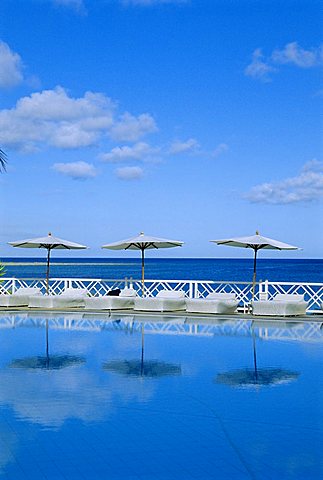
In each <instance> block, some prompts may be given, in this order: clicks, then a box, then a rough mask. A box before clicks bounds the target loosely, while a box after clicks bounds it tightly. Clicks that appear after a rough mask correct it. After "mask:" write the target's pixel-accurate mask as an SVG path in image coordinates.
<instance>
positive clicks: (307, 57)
mask: <svg viewBox="0 0 323 480" xmlns="http://www.w3.org/2000/svg"><path fill="white" fill-rule="evenodd" d="M271 58H272V60H273V62H275V63H279V64H291V65H295V66H297V67H301V68H311V67H316V66H319V65H323V46H321V47H319V48H312V49H310V50H305V49H303V48H301V47H300V46H299V45H298V43H297V42H291V43H288V44H287V45H285V47H284V48H283V49H281V50H279V49H276V50H274V51H273V53H272V55H271Z"/></svg>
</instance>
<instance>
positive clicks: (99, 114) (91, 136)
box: [0, 86, 157, 151]
mask: <svg viewBox="0 0 323 480" xmlns="http://www.w3.org/2000/svg"><path fill="white" fill-rule="evenodd" d="M115 111H116V105H115V103H114V102H113V101H112V100H111V99H110V98H109V97H107V96H105V95H104V94H102V93H93V92H86V93H85V94H84V96H83V97H80V98H73V97H71V96H70V95H69V94H68V92H67V91H66V90H64V88H62V87H59V86H58V87H56V88H55V89H53V90H44V91H42V92H36V93H33V94H31V95H30V96H29V97H23V98H21V99H20V100H18V102H17V104H16V106H15V107H13V108H11V109H4V110H0V145H4V146H11V147H13V148H17V149H20V150H24V151H26V150H29V151H31V150H33V149H37V148H38V149H39V148H41V147H42V146H44V145H50V146H54V147H57V148H65V149H68V148H78V147H87V146H90V145H94V144H96V143H97V142H98V141H99V140H100V139H102V138H103V137H104V136H106V135H110V136H112V137H114V138H115V137H117V136H120V137H127V139H129V140H134V141H136V140H137V139H138V138H139V137H141V136H143V135H145V134H146V133H149V132H150V131H154V130H156V129H157V127H156V124H155V121H154V119H153V118H152V117H151V116H150V115H149V114H142V115H139V116H138V117H134V116H133V115H130V114H129V113H126V114H124V115H121V119H120V118H119V119H118V120H116V119H115Z"/></svg>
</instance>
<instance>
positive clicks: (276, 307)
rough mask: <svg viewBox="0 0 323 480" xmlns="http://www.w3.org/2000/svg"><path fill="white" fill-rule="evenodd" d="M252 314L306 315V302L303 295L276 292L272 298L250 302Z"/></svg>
mask: <svg viewBox="0 0 323 480" xmlns="http://www.w3.org/2000/svg"><path fill="white" fill-rule="evenodd" d="M251 305H252V313H253V315H266V316H267V315H270V316H279V317H287V316H296V315H306V309H307V306H308V303H307V302H305V300H304V295H297V294H293V293H278V294H277V295H275V297H274V298H273V299H272V300H259V301H255V302H252V303H251Z"/></svg>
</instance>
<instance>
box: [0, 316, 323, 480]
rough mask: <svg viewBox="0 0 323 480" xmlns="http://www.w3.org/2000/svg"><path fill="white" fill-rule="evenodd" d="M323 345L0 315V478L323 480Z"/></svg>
mask: <svg viewBox="0 0 323 480" xmlns="http://www.w3.org/2000/svg"><path fill="white" fill-rule="evenodd" d="M46 332H47V335H46ZM322 342H323V329H322V328H321V323H318V322H316V323H315V322H309V321H307V322H306V323H296V322H292V323H290V322H279V321H276V322H269V323H266V324H264V323H261V322H255V323H254V324H251V323H250V322H249V321H245V320H240V319H237V320H234V321H223V320H219V319H216V320H208V319H203V320H201V319H199V318H198V317H196V318H194V317H193V318H192V317H191V318H185V317H175V316H161V317H158V316H153V317H149V316H139V317H138V316H136V317H134V316H131V315H129V316H122V317H120V316H118V315H115V316H112V317H109V316H108V315H105V314H104V315H103V314H102V315H101V314H98V315H96V314H84V313H83V314H82V313H69V314H65V315H63V314H56V315H55V314H46V316H44V314H41V313H38V314H35V313H28V314H27V313H23V312H20V313H18V314H14V313H11V314H2V315H1V316H0V345H1V348H0V478H4V479H15V480H18V479H33V480H37V479H50V480H52V479H65V480H66V479H73V480H74V479H75V480H79V479H80V480H84V479H124V480H125V479H127V480H130V479H131V480H132V479H134V480H140V479H141V480H144V479H145V480H148V479H149V480H150V479H151V480H162V479H164V480H166V479H167V480H174V479H205V480H207V479H259V480H260V479H261V480H262V479H271V480H272V479H318V478H322V473H323V469H322V468H323V467H322V455H321V453H322V430H321V428H322V413H323V411H322V386H323V385H322V375H321V365H322V359H323V358H322V357H323V349H322ZM47 348H48V352H47Z"/></svg>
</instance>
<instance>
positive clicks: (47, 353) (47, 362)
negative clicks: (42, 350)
mask: <svg viewBox="0 0 323 480" xmlns="http://www.w3.org/2000/svg"><path fill="white" fill-rule="evenodd" d="M46 364H47V365H46V366H47V368H48V367H49V347H48V319H47V318H46Z"/></svg>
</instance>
